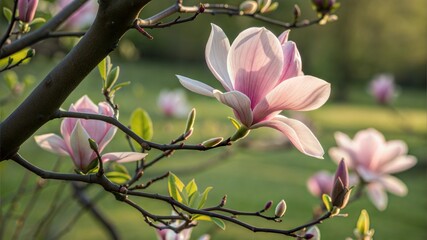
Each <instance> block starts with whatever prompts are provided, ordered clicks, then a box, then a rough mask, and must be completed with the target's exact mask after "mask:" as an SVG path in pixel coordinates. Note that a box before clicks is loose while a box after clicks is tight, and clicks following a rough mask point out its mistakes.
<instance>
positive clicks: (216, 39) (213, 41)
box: [205, 24, 234, 91]
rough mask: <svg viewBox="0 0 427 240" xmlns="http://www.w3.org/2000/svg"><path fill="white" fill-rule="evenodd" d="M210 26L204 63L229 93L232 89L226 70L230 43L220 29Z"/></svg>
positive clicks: (213, 25)
mask: <svg viewBox="0 0 427 240" xmlns="http://www.w3.org/2000/svg"><path fill="white" fill-rule="evenodd" d="M211 26H212V30H211V34H210V35H209V39H208V43H207V44H206V50H205V58H206V63H207V65H208V67H209V69H210V70H211V72H212V73H213V75H214V76H215V77H216V78H217V79H218V81H220V82H221V84H222V86H223V87H224V88H225V90H227V91H231V90H233V89H234V87H233V82H232V81H231V80H230V76H229V75H228V69H227V56H228V51H229V49H230V42H229V40H228V38H227V36H226V35H225V33H224V31H222V29H221V28H220V27H218V26H217V25H215V24H211Z"/></svg>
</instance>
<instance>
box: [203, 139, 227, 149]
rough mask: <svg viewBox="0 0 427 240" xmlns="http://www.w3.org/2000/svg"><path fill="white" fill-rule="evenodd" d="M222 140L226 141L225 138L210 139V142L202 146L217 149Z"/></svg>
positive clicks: (205, 142) (207, 141)
mask: <svg viewBox="0 0 427 240" xmlns="http://www.w3.org/2000/svg"><path fill="white" fill-rule="evenodd" d="M222 140H224V138H222V137H216V138H211V139H208V140H206V141H204V142H202V145H203V146H204V147H215V146H216V145H218V144H219V143H220V142H222Z"/></svg>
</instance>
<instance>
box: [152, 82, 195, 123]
mask: <svg viewBox="0 0 427 240" xmlns="http://www.w3.org/2000/svg"><path fill="white" fill-rule="evenodd" d="M157 105H158V106H159V108H160V110H161V111H162V113H163V114H164V115H165V116H166V117H176V118H183V117H186V116H187V115H188V112H189V111H190V107H189V106H188V103H187V98H186V96H185V93H184V92H183V90H182V89H176V90H170V91H169V90H162V91H161V92H160V94H159V98H158V99H157Z"/></svg>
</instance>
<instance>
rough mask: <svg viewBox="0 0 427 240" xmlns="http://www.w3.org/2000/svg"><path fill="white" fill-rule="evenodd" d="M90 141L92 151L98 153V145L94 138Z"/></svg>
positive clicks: (89, 139)
mask: <svg viewBox="0 0 427 240" xmlns="http://www.w3.org/2000/svg"><path fill="white" fill-rule="evenodd" d="M87 140H88V141H89V146H90V149H92V150H93V151H95V152H98V144H97V143H96V142H95V140H93V139H92V138H88V139H87Z"/></svg>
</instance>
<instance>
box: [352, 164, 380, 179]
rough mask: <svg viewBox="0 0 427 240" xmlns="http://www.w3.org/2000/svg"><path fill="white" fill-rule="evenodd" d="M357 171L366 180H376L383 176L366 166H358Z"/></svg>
mask: <svg viewBox="0 0 427 240" xmlns="http://www.w3.org/2000/svg"><path fill="white" fill-rule="evenodd" d="M356 171H357V173H358V174H359V175H360V177H361V178H362V179H363V180H364V181H365V182H376V181H379V179H380V178H381V176H380V174H379V173H377V172H373V171H371V170H370V169H367V168H365V167H364V166H358V167H357V168H356Z"/></svg>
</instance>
